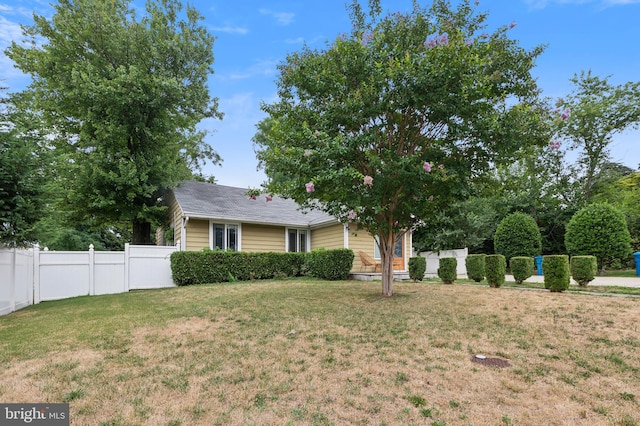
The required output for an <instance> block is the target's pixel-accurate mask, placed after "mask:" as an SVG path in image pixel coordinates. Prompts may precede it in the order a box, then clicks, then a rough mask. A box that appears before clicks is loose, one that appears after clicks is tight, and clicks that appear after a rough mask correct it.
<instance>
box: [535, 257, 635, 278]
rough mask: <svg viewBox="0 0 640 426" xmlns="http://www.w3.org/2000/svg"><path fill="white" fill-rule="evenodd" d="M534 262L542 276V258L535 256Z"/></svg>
mask: <svg viewBox="0 0 640 426" xmlns="http://www.w3.org/2000/svg"><path fill="white" fill-rule="evenodd" d="M535 261H536V269H537V270H538V275H543V274H542V256H536V257H535ZM637 263H638V262H636V264H637Z"/></svg>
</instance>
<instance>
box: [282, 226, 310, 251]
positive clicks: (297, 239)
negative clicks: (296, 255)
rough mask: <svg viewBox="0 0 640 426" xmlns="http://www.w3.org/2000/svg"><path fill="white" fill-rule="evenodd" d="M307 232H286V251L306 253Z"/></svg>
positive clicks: (292, 230)
mask: <svg viewBox="0 0 640 426" xmlns="http://www.w3.org/2000/svg"><path fill="white" fill-rule="evenodd" d="M308 233H309V231H307V230H306V229H288V230H287V251H293V252H304V251H307V247H308V246H307V244H308V240H309V238H308V236H309V234H308Z"/></svg>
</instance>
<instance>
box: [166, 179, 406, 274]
mask: <svg viewBox="0 0 640 426" xmlns="http://www.w3.org/2000/svg"><path fill="white" fill-rule="evenodd" d="M267 200H268V199H267V196H264V195H263V196H260V197H256V199H251V198H250V197H248V196H247V189H246V188H236V187H231V186H224V185H217V184H211V183H206V182H192V181H186V182H182V183H181V184H180V185H179V186H178V187H177V188H175V189H174V190H173V191H171V192H170V193H169V194H168V196H167V197H166V200H165V201H166V204H167V205H168V206H169V211H168V214H169V215H170V216H169V217H170V224H171V227H172V228H173V234H174V242H175V243H176V244H177V243H180V249H181V250H202V249H204V248H210V249H213V248H216V247H217V248H220V249H225V250H234V251H246V252H261V251H262V252H263V251H272V252H287V251H297V252H301V251H305V252H306V251H310V250H313V249H316V248H325V249H335V248H349V249H352V250H353V251H354V253H355V259H354V262H353V268H352V272H353V273H361V272H366V273H374V272H379V268H376V266H374V265H370V266H367V265H366V264H363V260H364V261H365V263H368V262H366V259H367V258H369V259H371V258H373V259H374V260H375V259H377V262H376V263H378V262H379V259H380V254H379V250H378V247H377V244H376V243H375V240H374V238H373V237H372V236H371V235H369V234H368V233H367V232H366V231H364V230H359V231H358V230H357V229H356V226H355V225H353V224H351V225H350V224H349V223H346V224H343V223H341V222H339V221H338V220H337V219H336V218H335V217H333V216H330V215H328V214H326V213H324V212H322V211H318V210H311V211H307V212H303V211H301V210H300V208H299V206H298V204H297V203H295V202H294V201H293V200H290V199H284V198H281V197H278V196H274V197H273V198H272V199H270V200H269V201H267ZM411 244H412V242H411V233H410V232H408V233H406V234H405V235H403V236H402V237H401V238H400V239H399V241H398V246H397V248H396V252H395V253H396V259H395V260H394V270H396V271H398V272H406V271H407V270H408V259H409V256H410V253H411ZM360 252H362V253H363V254H362V255H360ZM367 255H368V256H367Z"/></svg>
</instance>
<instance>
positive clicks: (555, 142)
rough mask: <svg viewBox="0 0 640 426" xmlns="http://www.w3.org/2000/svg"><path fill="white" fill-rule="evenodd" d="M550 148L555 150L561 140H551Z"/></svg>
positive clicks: (560, 143) (559, 145)
mask: <svg viewBox="0 0 640 426" xmlns="http://www.w3.org/2000/svg"><path fill="white" fill-rule="evenodd" d="M550 146H551V149H553V150H555V149H559V148H560V147H561V146H562V142H560V141H558V140H555V141H553V142H551V145H550Z"/></svg>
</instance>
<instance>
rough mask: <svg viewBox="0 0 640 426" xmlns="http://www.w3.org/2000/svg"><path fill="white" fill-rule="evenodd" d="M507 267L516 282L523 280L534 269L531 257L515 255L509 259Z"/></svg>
mask: <svg viewBox="0 0 640 426" xmlns="http://www.w3.org/2000/svg"><path fill="white" fill-rule="evenodd" d="M509 269H511V274H513V279H515V280H516V283H518V284H522V282H523V281H524V280H526V279H527V278H529V277H531V275H533V271H534V264H533V257H527V256H515V257H512V258H511V260H510V261H509Z"/></svg>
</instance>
